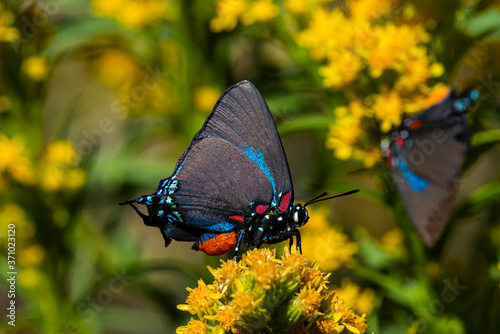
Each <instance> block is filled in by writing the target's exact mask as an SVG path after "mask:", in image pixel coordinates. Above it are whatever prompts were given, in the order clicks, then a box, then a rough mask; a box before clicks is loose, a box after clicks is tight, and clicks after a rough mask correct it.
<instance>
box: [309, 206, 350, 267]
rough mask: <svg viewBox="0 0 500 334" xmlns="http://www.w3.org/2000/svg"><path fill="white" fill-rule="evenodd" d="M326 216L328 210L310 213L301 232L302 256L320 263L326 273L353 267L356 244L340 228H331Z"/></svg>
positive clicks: (317, 210) (316, 210) (323, 209)
mask: <svg viewBox="0 0 500 334" xmlns="http://www.w3.org/2000/svg"><path fill="white" fill-rule="evenodd" d="M327 216H328V210H327V209H326V208H324V207H322V208H320V209H315V210H314V211H312V212H311V214H310V217H311V218H309V221H308V222H307V225H305V226H304V227H303V228H302V231H301V232H302V234H301V235H302V249H303V252H304V255H305V256H308V257H311V258H313V259H314V260H315V261H317V262H318V263H320V264H321V269H323V270H326V271H333V270H336V269H339V268H341V267H345V266H347V267H349V266H353V265H355V264H356V260H355V259H354V254H356V253H357V251H358V248H359V247H358V244H357V243H356V242H353V241H351V240H350V239H349V237H348V236H347V235H346V234H344V233H342V230H341V229H340V228H334V227H332V226H331V225H330V224H329V223H328V220H327Z"/></svg>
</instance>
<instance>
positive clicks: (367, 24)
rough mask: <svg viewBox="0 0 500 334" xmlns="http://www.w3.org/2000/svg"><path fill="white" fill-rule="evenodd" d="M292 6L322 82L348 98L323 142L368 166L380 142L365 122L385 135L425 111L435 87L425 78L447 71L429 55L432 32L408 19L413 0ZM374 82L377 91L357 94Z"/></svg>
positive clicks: (351, 0) (356, 0) (289, 3)
mask: <svg viewBox="0 0 500 334" xmlns="http://www.w3.org/2000/svg"><path fill="white" fill-rule="evenodd" d="M315 2H316V3H319V1H315ZM292 3H294V2H293V1H287V2H285V5H286V6H287V8H288V10H289V11H290V12H292V13H294V14H295V15H296V16H297V15H300V16H301V17H306V24H305V27H304V29H299V32H298V33H297V34H296V41H297V43H298V44H299V45H301V46H303V47H305V48H307V49H308V50H309V51H310V54H311V57H312V58H313V60H315V61H316V62H318V63H320V69H319V74H320V75H321V77H322V78H323V85H324V86H325V87H326V88H330V89H334V90H340V89H343V90H344V92H345V97H346V98H347V102H348V103H347V105H346V106H340V107H337V108H336V109H335V110H334V113H335V123H333V124H332V125H331V128H330V133H329V138H328V140H327V144H326V145H327V147H328V148H330V149H332V150H333V151H334V154H335V156H336V157H337V158H338V159H342V160H347V159H356V160H361V161H364V163H365V166H366V167H371V166H372V165H373V164H374V163H375V162H376V161H377V160H378V159H380V153H379V151H378V150H376V149H375V148H374V146H375V145H377V146H378V142H377V143H374V142H371V141H370V138H368V137H367V136H366V135H365V131H366V128H367V124H366V123H367V122H369V121H367V119H375V120H376V124H378V127H379V130H380V131H381V132H382V133H387V132H389V131H390V130H391V129H392V128H393V127H395V126H399V125H400V124H401V121H402V118H403V115H404V114H412V113H415V112H418V111H420V110H423V109H424V107H425V106H426V103H425V101H426V99H425V96H426V95H428V94H431V93H432V91H433V88H431V87H429V86H428V81H429V80H430V79H432V78H435V77H439V76H441V75H442V74H443V72H444V68H443V66H442V65H441V64H439V63H437V62H435V61H434V60H433V58H432V57H431V56H429V54H428V52H427V44H428V43H429V41H430V35H429V34H428V33H427V31H426V30H425V29H424V26H423V25H422V24H419V23H415V22H412V21H411V18H412V17H413V16H414V10H413V7H412V5H411V4H408V5H400V4H397V3H395V2H394V1H390V0H382V1H374V0H348V1H346V2H345V5H342V6H340V5H339V6H335V7H333V8H331V7H329V5H316V6H313V7H312V8H313V9H312V10H310V11H304V10H298V9H297V8H296V7H295V5H292ZM397 6H400V7H397ZM394 22H398V24H396V23H394ZM384 74H387V75H385V76H384ZM371 87H377V89H378V91H379V92H378V93H376V94H370V93H366V96H363V97H359V95H360V94H359V92H363V91H365V92H370V91H371V90H372V88H371ZM355 92H357V93H355ZM362 94H363V93H362Z"/></svg>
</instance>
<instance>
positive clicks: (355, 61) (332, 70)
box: [319, 53, 362, 88]
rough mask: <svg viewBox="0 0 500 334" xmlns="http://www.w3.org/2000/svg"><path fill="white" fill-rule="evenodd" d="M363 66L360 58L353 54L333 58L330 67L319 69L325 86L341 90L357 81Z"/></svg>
mask: <svg viewBox="0 0 500 334" xmlns="http://www.w3.org/2000/svg"><path fill="white" fill-rule="evenodd" d="M361 67H362V64H361V60H360V59H359V57H358V56H357V55H355V54H353V53H343V54H341V55H339V56H338V57H335V58H334V59H333V58H332V59H331V60H330V62H329V63H328V65H326V66H322V67H321V68H320V69H319V74H320V75H321V76H322V77H323V86H325V87H327V88H340V87H343V86H345V85H347V84H349V83H351V82H352V81H353V80H354V79H356V77H357V75H358V71H359V70H360V69H361Z"/></svg>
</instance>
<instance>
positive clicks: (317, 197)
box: [304, 189, 359, 207]
mask: <svg viewBox="0 0 500 334" xmlns="http://www.w3.org/2000/svg"><path fill="white" fill-rule="evenodd" d="M357 192H359V189H354V190H351V191H348V192H346V193H342V194H339V195H335V196H330V197H326V198H323V197H325V196H327V195H328V194H329V192H328V191H325V192H324V193H322V194H321V195H319V196H316V197H314V198H313V199H312V200H310V201H308V202H307V203H306V204H304V207H306V206H308V205H309V204H313V203H317V202H321V201H326V200H328V199H332V198H335V197H341V196H347V195H351V194H355V193H357Z"/></svg>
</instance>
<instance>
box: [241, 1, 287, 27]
mask: <svg viewBox="0 0 500 334" xmlns="http://www.w3.org/2000/svg"><path fill="white" fill-rule="evenodd" d="M279 13H280V9H279V7H278V6H276V5H275V4H273V3H272V1H271V0H257V1H254V2H252V3H250V5H249V7H248V10H247V11H245V12H244V13H243V15H242V20H241V21H242V23H243V24H244V25H250V24H252V23H254V22H267V21H269V20H271V19H272V18H274V17H276V16H278V15H279Z"/></svg>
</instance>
